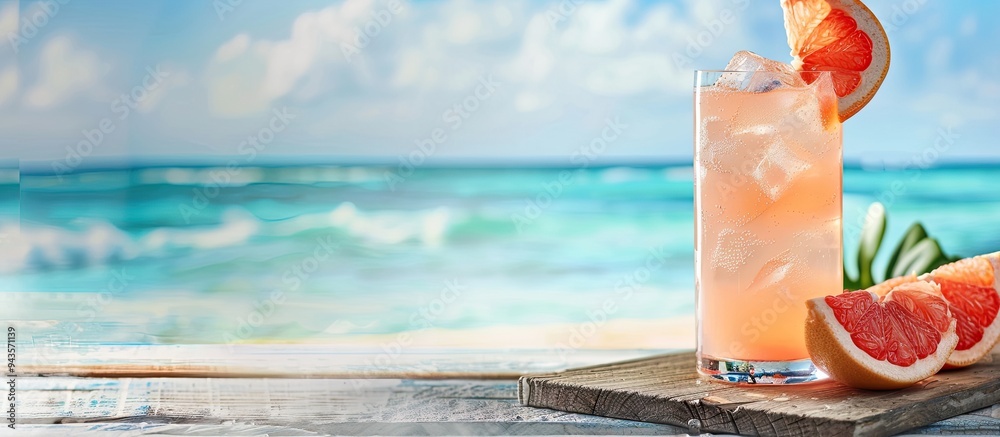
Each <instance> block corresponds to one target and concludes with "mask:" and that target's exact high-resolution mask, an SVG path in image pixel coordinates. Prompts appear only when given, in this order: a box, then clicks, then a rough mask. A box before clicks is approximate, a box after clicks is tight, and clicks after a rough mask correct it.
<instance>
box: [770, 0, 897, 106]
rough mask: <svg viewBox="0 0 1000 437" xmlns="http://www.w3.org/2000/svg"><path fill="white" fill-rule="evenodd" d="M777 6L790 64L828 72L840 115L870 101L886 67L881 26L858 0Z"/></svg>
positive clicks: (788, 0)
mask: <svg viewBox="0 0 1000 437" xmlns="http://www.w3.org/2000/svg"><path fill="white" fill-rule="evenodd" d="M781 8H782V9H783V10H784V14H785V32H786V33H787V35H788V46H789V47H790V48H791V49H792V52H791V55H792V66H794V67H795V68H796V69H797V70H800V71H829V72H831V76H832V78H833V85H834V89H835V91H836V93H837V97H838V98H839V99H838V100H839V102H838V107H839V111H840V120H841V121H844V120H847V119H848V118H850V117H851V116H853V115H854V114H856V113H857V112H858V111H860V110H861V108H863V107H864V106H865V105H867V104H868V102H869V101H871V99H872V98H873V97H874V96H875V92H876V91H878V88H879V86H881V85H882V81H883V80H885V76H886V74H887V73H888V71H889V59H890V53H889V38H888V37H887V36H886V34H885V30H884V29H883V28H882V25H881V24H880V23H879V21H878V19H877V18H876V17H875V15H874V14H873V13H872V12H871V10H870V9H868V7H866V6H865V5H864V4H863V3H861V2H860V1H859V0H782V1H781ZM803 78H806V79H807V80H815V75H803Z"/></svg>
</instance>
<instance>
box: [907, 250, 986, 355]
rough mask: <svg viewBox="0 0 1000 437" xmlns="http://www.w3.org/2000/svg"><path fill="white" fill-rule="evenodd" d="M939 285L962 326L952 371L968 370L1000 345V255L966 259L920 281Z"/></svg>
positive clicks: (960, 326) (940, 269) (959, 328)
mask: <svg viewBox="0 0 1000 437" xmlns="http://www.w3.org/2000/svg"><path fill="white" fill-rule="evenodd" d="M920 278H921V279H923V280H930V281H934V282H936V283H937V284H938V285H939V286H940V287H941V294H942V295H943V296H944V298H945V299H947V300H948V303H949V304H950V305H951V307H950V308H951V314H952V315H953V316H954V317H955V320H956V321H957V322H958V327H957V331H956V332H957V333H958V338H959V340H958V346H957V347H956V348H955V352H952V354H951V356H950V357H949V358H948V367H949V368H952V367H965V366H968V365H970V364H974V363H975V362H977V361H979V360H981V359H982V358H983V357H985V356H986V355H989V353H990V350H992V349H993V347H994V346H996V345H997V343H998V342H1000V316H998V313H1000V252H997V253H993V254H990V255H982V256H977V257H975V258H966V259H963V260H961V261H957V262H954V263H951V264H948V265H944V266H941V267H938V268H937V269H936V270H934V271H933V272H930V273H928V274H926V275H922V276H921V277H920Z"/></svg>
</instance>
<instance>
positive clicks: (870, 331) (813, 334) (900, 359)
mask: <svg viewBox="0 0 1000 437" xmlns="http://www.w3.org/2000/svg"><path fill="white" fill-rule="evenodd" d="M806 307H807V308H808V309H809V315H808V318H807V319H806V348H808V350H809V355H810V356H811V357H812V361H813V364H815V365H816V366H817V367H819V368H820V369H822V370H823V371H824V372H826V373H827V374H828V375H830V376H831V377H833V379H835V380H837V381H839V382H841V383H843V384H847V385H849V386H851V387H855V388H863V389H869V390H889V389H896V388H903V387H907V386H910V385H912V384H914V383H915V382H917V381H920V380H921V379H924V378H927V377H928V376H931V375H933V374H935V373H937V372H938V371H939V370H941V368H942V367H944V365H945V363H946V362H947V361H948V356H949V355H951V353H952V351H953V350H955V346H956V345H957V344H958V341H959V339H958V335H957V334H955V328H956V322H955V320H954V319H953V318H952V316H951V313H950V311H949V309H948V303H947V302H946V301H945V300H944V298H942V297H941V296H940V289H939V288H938V286H937V284H934V283H931V282H926V281H916V282H909V283H904V284H901V285H898V286H897V287H895V288H893V289H892V290H891V291H889V293H888V294H887V295H886V296H885V297H882V298H879V297H878V295H876V294H875V293H872V292H869V291H853V292H845V293H842V294H839V295H836V296H827V297H821V298H816V299H810V300H808V301H806Z"/></svg>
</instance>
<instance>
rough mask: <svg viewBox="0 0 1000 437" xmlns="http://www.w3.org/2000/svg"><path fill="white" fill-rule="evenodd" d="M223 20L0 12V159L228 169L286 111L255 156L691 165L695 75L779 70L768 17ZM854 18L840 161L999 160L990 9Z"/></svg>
mask: <svg viewBox="0 0 1000 437" xmlns="http://www.w3.org/2000/svg"><path fill="white" fill-rule="evenodd" d="M229 2H230V0H215V1H201V0H147V1H142V2H136V1H128V0H103V1H79V0H76V1H72V0H46V1H45V2H34V1H20V2H17V1H9V0H0V36H5V38H4V40H3V41H0V129H2V132H3V136H2V138H0V153H2V156H0V158H10V157H17V158H22V159H26V160H42V161H58V160H66V155H67V153H68V152H67V147H68V148H70V149H76V150H77V151H78V152H79V151H81V150H82V151H85V152H87V151H89V153H88V154H89V155H90V156H96V157H113V156H127V157H157V156H174V157H177V156H195V157H205V156H228V155H239V153H240V150H241V142H243V141H244V140H245V139H246V137H247V136H248V135H253V134H256V133H259V132H260V129H264V128H266V127H267V126H268V125H269V124H270V123H271V121H272V119H273V118H274V113H275V112H274V111H279V112H281V111H284V112H286V113H288V114H292V116H293V117H294V118H293V119H291V120H290V121H288V123H287V127H285V128H283V129H282V130H281V132H275V133H274V138H273V140H270V142H268V143H267V144H266V145H265V147H261V148H260V150H259V151H260V156H271V157H276V156H293V157H294V156H299V157H307V156H308V157H313V156H321V157H323V158H324V159H325V160H331V161H336V160H345V161H352V160H359V159H368V158H376V159H384V160H389V161H395V160H397V159H398V157H399V156H405V155H407V154H409V153H411V152H413V151H414V150H416V147H417V146H416V142H417V141H421V140H426V139H428V138H431V137H432V136H433V135H434V133H435V130H436V129H440V132H438V133H439V134H441V135H439V138H443V140H441V141H440V142H439V143H437V144H436V145H435V148H434V153H433V156H431V157H430V158H429V159H430V160H431V161H434V160H438V161H442V162H443V161H447V160H456V159H457V160H484V161H493V162H498V161H505V162H506V161H527V160H530V161H545V162H550V163H556V164H558V163H561V162H562V163H567V164H568V163H569V159H570V157H571V156H572V155H573V153H574V151H578V150H579V149H580V148H581V147H585V146H586V145H587V144H588V143H590V142H591V141H592V140H593V139H594V138H595V137H596V136H599V135H601V133H602V131H603V130H604V129H605V128H606V126H607V124H608V120H618V121H617V123H618V124H619V125H622V126H624V127H623V128H622V133H621V135H619V136H618V138H617V139H616V140H615V141H613V142H611V143H610V144H609V145H608V147H607V149H606V150H605V151H604V152H603V153H602V154H601V155H600V157H599V158H598V159H600V160H607V161H632V162H652V161H664V160H677V159H689V158H690V156H691V148H692V146H691V131H692V114H691V106H692V103H691V86H692V70H693V69H695V68H704V69H713V68H721V67H723V66H724V65H725V64H726V61H727V60H728V58H729V57H730V56H731V55H732V54H733V53H734V52H736V51H738V50H741V49H749V50H753V51H756V52H758V53H760V54H762V55H765V56H768V57H771V58H774V59H779V60H787V59H788V48H787V45H786V42H785V35H784V29H783V28H782V23H781V9H780V6H779V4H778V1H777V0H670V1H666V0H665V1H638V0H610V1H583V2H580V3H579V4H576V3H574V2H572V1H571V0H564V1H562V2H542V1H526V0H521V1H518V0H485V1H467V0H442V1H433V2H418V1H400V2H399V4H400V5H401V6H400V8H399V9H397V10H396V11H393V10H392V6H393V4H391V3H390V2H387V1H382V0H348V1H343V2H330V1H288V2H278V1H263V0H242V2H237V1H232V2H231V3H234V4H235V3H239V4H236V5H234V6H232V7H228V6H226V5H228V4H229ZM869 3H871V4H870V6H871V7H872V9H873V10H874V11H875V12H876V14H877V15H879V17H880V19H881V20H882V21H883V23H884V24H886V26H887V29H888V32H889V37H890V43H891V46H892V50H893V62H892V68H891V70H890V73H889V76H888V78H887V79H886V82H885V84H884V85H883V87H882V89H881V91H880V92H879V93H878V95H877V97H876V98H875V100H874V101H872V102H871V104H869V106H868V107H866V108H865V109H864V110H863V111H862V112H861V113H860V114H859V115H857V116H855V117H854V118H852V119H851V120H850V121H848V122H847V123H846V124H845V127H844V128H845V155H846V157H847V159H849V160H864V161H866V162H872V163H878V162H882V161H892V162H894V163H899V162H907V161H909V160H910V159H912V158H913V157H915V156H920V155H921V154H922V153H924V152H926V151H927V150H928V149H929V148H931V147H932V146H933V145H934V143H935V141H936V140H937V139H938V137H939V136H940V131H941V130H945V131H948V130H950V132H952V134H951V136H953V137H956V138H957V140H956V141H955V142H954V145H953V146H951V147H950V148H949V149H948V150H946V151H944V152H942V153H941V156H942V159H944V160H951V161H976V160H982V159H990V160H998V159H1000V147H998V146H997V137H998V136H1000V77H998V75H1000V47H997V45H996V44H995V42H996V41H1000V29H998V28H997V26H993V25H992V23H990V22H989V21H987V20H985V19H984V18H983V17H992V16H996V15H997V14H998V13H1000V2H992V1H991V2H987V1H981V0H948V1H943V0H878V1H875V0H873V1H871V2H869ZM45 5H49V6H48V8H47V9H46V8H45ZM52 5H58V7H57V8H56V7H53V6H52ZM727 11H728V12H732V13H733V15H734V16H735V17H736V18H735V20H733V21H731V22H729V23H721V22H720V21H719V20H720V18H721V17H724V16H727V15H726V14H727V13H728V12H727ZM373 14H374V15H373ZM373 16H375V17H379V16H380V17H381V19H382V21H383V22H384V23H385V24H384V25H381V24H378V25H376V24H375V21H374V20H375V19H374V18H373ZM386 17H389V18H388V19H386ZM27 22H33V23H35V24H39V25H38V26H31V25H26V23H27ZM719 24H721V25H719ZM366 26H367V27H368V28H369V30H370V31H369V33H371V34H373V35H372V36H371V37H369V38H368V41H364V42H362V44H357V42H358V41H357V40H356V37H357V33H356V30H358V29H360V30H363V29H365V27H366ZM373 29H377V33H376V32H374V31H372V30H373ZM713 31H714V33H713ZM699 35H701V36H702V38H701V40H702V41H707V44H702V45H699V47H698V48H697V50H689V49H690V45H691V41H692V40H695V39H697V38H698V36H699ZM709 35H710V36H709ZM345 44H347V45H345ZM345 47H352V48H349V49H345ZM680 56H683V57H685V58H688V59H690V61H691V62H690V64H688V63H686V62H680V61H679V59H681V58H680ZM151 71H159V73H157V74H156V75H151V74H150V72H151ZM153 76H156V77H158V78H155V79H154V78H153ZM144 81H145V83H146V86H145V87H144V85H143V83H144ZM484 82H492V83H494V84H496V85H495V86H493V87H491V89H492V91H491V92H487V90H486V89H485V88H483V85H481V84H482V83H484ZM136 90H138V91H137V92H138V94H137V95H138V96H141V98H140V99H139V100H138V101H137V102H133V103H132V104H131V105H124V104H123V101H122V100H121V98H120V97H121V95H122V94H123V93H130V92H133V91H136ZM477 90H478V93H479V96H478V97H477V96H476V95H477ZM456 104H457V105H460V107H461V105H463V104H464V105H465V106H466V107H468V108H475V110H474V111H469V110H466V111H462V110H460V109H459V110H456V108H455V105H456ZM126 107H128V110H127V111H126V110H125V108H126ZM456 117H459V118H456ZM105 120H106V121H107V122H104V121H105ZM459 120H460V121H459ZM102 123H103V125H104V127H105V128H108V129H107V133H101V134H99V135H98V134H96V133H95V132H96V131H95V129H97V130H99V129H100V128H101V127H102ZM87 132H89V133H90V134H89V135H88V134H87ZM81 142H89V143H90V144H91V145H93V147H92V148H91V147H87V145H86V144H84V145H82V146H81ZM81 147H83V149H81ZM303 159H305V158H303ZM310 159H311V158H310Z"/></svg>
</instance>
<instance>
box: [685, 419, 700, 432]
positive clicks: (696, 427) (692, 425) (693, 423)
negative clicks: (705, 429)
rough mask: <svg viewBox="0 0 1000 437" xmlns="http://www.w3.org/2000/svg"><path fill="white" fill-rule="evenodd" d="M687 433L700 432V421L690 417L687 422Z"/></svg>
mask: <svg viewBox="0 0 1000 437" xmlns="http://www.w3.org/2000/svg"><path fill="white" fill-rule="evenodd" d="M687 425H688V434H701V421H700V420H698V419H691V420H689V421H688V423H687Z"/></svg>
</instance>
